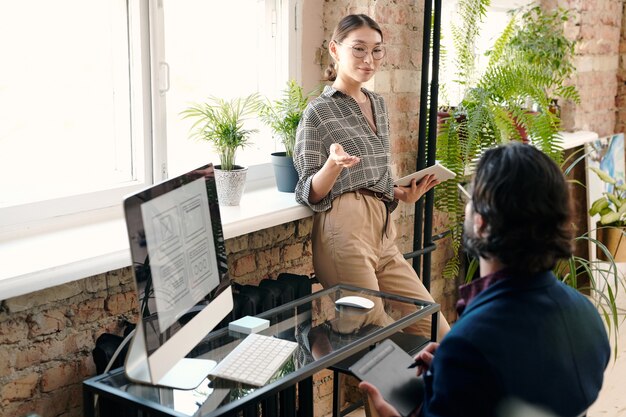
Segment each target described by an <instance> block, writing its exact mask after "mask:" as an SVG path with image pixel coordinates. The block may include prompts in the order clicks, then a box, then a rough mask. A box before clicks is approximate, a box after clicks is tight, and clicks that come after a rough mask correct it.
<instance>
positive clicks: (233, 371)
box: [210, 333, 298, 387]
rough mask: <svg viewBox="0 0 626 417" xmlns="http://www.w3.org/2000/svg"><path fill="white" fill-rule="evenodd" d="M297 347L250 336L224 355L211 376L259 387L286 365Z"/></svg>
mask: <svg viewBox="0 0 626 417" xmlns="http://www.w3.org/2000/svg"><path fill="white" fill-rule="evenodd" d="M296 347H298V344H297V343H296V342H290V341H288V340H282V339H278V338H276V337H271V336H264V335H260V334H256V333H253V334H250V335H248V336H246V338H245V339H244V340H243V341H242V342H241V343H239V344H238V345H237V347H235V349H233V350H232V351H231V352H230V353H229V354H228V355H226V357H225V358H224V359H222V360H221V361H220V363H218V364H217V366H216V367H215V368H213V370H212V371H211V372H210V375H214V376H218V377H220V378H224V379H230V380H232V381H237V382H243V383H244V384H248V385H254V386H257V387H262V386H264V385H265V384H267V382H268V381H269V380H270V378H271V377H272V376H274V374H275V373H276V372H277V371H278V370H279V369H280V368H281V367H282V366H283V365H284V364H285V362H287V360H288V359H289V358H290V357H291V355H292V353H293V352H294V350H296Z"/></svg>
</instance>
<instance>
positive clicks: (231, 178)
mask: <svg viewBox="0 0 626 417" xmlns="http://www.w3.org/2000/svg"><path fill="white" fill-rule="evenodd" d="M220 168H221V166H220V165H215V183H216V185H217V199H218V200H219V203H220V205H222V206H238V205H239V203H240V202H241V196H242V195H243V190H244V188H245V185H246V175H247V174H248V168H247V167H241V166H239V165H235V168H234V169H233V170H232V171H224V170H222V169H220Z"/></svg>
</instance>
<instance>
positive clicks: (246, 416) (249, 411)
mask: <svg viewBox="0 0 626 417" xmlns="http://www.w3.org/2000/svg"><path fill="white" fill-rule="evenodd" d="M258 415H259V413H258V407H257V404H255V405H251V406H250V407H246V408H244V410H243V417H258Z"/></svg>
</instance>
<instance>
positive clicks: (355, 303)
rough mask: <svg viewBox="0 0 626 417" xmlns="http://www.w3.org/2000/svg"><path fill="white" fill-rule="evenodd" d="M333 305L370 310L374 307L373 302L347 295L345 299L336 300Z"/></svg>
mask: <svg viewBox="0 0 626 417" xmlns="http://www.w3.org/2000/svg"><path fill="white" fill-rule="evenodd" d="M335 305H338V306H348V307H356V308H366V309H370V308H372V307H374V302H373V301H372V300H370V299H368V298H365V297H359V296H357V295H349V296H347V297H341V298H339V299H338V300H336V301H335Z"/></svg>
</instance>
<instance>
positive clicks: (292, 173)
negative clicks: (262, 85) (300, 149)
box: [258, 80, 314, 193]
mask: <svg viewBox="0 0 626 417" xmlns="http://www.w3.org/2000/svg"><path fill="white" fill-rule="evenodd" d="M313 93H314V92H311V93H308V94H304V92H303V88H302V86H300V85H299V84H298V83H297V82H296V81H295V80H289V81H288V82H287V87H286V88H285V89H284V90H283V92H282V96H281V97H280V98H278V99H276V100H274V101H272V100H270V99H268V98H266V100H265V101H264V102H261V103H260V104H259V109H258V114H259V118H260V119H261V121H262V122H263V123H265V124H266V125H267V126H269V127H270V129H271V130H272V132H273V133H274V134H275V135H276V136H278V137H279V138H280V140H281V142H282V144H283V146H284V147H285V151H284V152H274V153H272V165H273V166H274V176H275V177H276V187H277V188H278V191H282V192H288V193H293V192H294V191H295V188H296V183H297V182H298V173H297V172H296V169H295V168H294V166H293V148H294V146H295V144H296V130H297V129H298V124H299V123H300V119H301V118H302V113H303V112H304V109H305V108H306V105H307V103H308V101H309V98H310V97H311V95H312V94H313Z"/></svg>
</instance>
